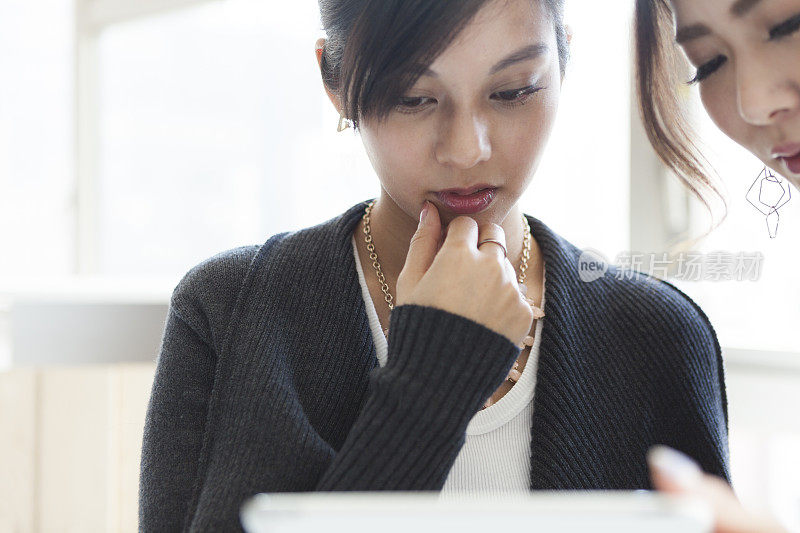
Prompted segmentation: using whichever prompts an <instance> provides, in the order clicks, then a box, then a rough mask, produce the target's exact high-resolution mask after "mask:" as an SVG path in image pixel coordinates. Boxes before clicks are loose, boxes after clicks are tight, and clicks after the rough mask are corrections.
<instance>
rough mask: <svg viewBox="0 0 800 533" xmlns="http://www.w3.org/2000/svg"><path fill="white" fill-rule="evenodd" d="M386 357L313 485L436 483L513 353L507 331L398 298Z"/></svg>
mask: <svg viewBox="0 0 800 533" xmlns="http://www.w3.org/2000/svg"><path fill="white" fill-rule="evenodd" d="M389 331H390V336H389V356H388V362H387V364H386V365H385V366H384V367H382V368H375V369H374V370H373V371H372V374H371V375H370V389H369V396H368V398H367V401H366V403H365V405H364V408H363V409H362V411H361V413H360V415H359V417H358V418H357V419H356V422H355V424H354V425H353V427H352V429H351V430H350V432H349V433H348V436H347V439H346V440H345V443H344V445H343V446H342V448H341V449H340V450H339V452H338V453H337V454H336V456H335V457H334V459H333V461H332V463H331V465H330V467H329V468H328V469H327V471H326V472H325V473H324V475H323V476H322V478H321V479H320V480H319V482H318V484H317V486H316V490H318V491H345V490H346V491H354V490H359V491H367V490H439V489H441V488H442V487H443V486H444V483H445V481H446V479H447V475H448V473H449V471H450V468H451V467H452V465H453V463H454V462H455V459H456V456H457V455H458V452H459V450H460V449H461V447H462V446H463V444H464V440H465V431H466V426H467V424H468V423H469V421H470V419H471V418H472V415H474V413H476V412H477V411H478V410H479V409H480V408H481V406H482V405H483V403H484V402H485V400H486V398H488V397H489V396H491V394H492V393H493V392H494V390H496V389H497V387H499V386H500V384H501V383H502V381H503V379H505V377H506V375H507V373H508V371H509V369H510V368H511V365H512V364H513V363H514V360H515V359H516V358H517V357H518V355H519V352H520V350H519V348H518V347H517V346H515V345H514V344H513V343H512V342H511V341H510V340H508V339H507V338H506V337H504V336H502V335H500V334H498V333H496V332H494V331H492V330H490V329H488V328H486V327H484V326H482V325H480V324H478V323H476V322H473V321H472V320H469V319H467V318H465V317H462V316H460V315H456V314H452V313H449V312H447V311H443V310H440V309H436V308H433V307H422V306H416V305H402V306H399V307H396V308H395V309H394V311H392V314H391V318H390V329H389Z"/></svg>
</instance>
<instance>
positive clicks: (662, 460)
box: [647, 446, 702, 489]
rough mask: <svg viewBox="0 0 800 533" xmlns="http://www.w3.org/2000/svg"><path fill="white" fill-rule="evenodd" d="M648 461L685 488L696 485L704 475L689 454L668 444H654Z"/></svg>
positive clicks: (648, 455)
mask: <svg viewBox="0 0 800 533" xmlns="http://www.w3.org/2000/svg"><path fill="white" fill-rule="evenodd" d="M647 461H648V462H649V463H650V466H652V467H653V468H655V469H657V470H658V471H659V473H660V474H663V475H664V476H666V477H668V478H669V479H670V480H671V481H672V482H673V483H676V484H677V485H679V486H681V487H683V488H685V489H689V488H692V487H693V486H695V484H696V483H697V481H698V480H699V479H700V477H701V475H702V472H701V470H700V467H699V466H698V465H697V463H695V462H694V461H693V460H692V459H691V458H690V457H689V456H688V455H686V454H683V453H681V452H679V451H678V450H674V449H672V448H669V447H668V446H653V447H652V448H651V449H650V451H649V452H648V453H647Z"/></svg>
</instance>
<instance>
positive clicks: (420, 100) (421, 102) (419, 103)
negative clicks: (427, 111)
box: [397, 96, 433, 113]
mask: <svg viewBox="0 0 800 533" xmlns="http://www.w3.org/2000/svg"><path fill="white" fill-rule="evenodd" d="M427 100H433V99H432V98H426V97H424V96H418V97H415V98H411V97H406V96H402V97H400V98H399V99H398V100H397V109H398V110H399V111H400V112H401V113H413V112H415V111H418V110H419V109H421V108H423V107H424V106H425V104H426V103H427V102H426V101H427Z"/></svg>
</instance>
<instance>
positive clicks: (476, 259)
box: [397, 202, 533, 346]
mask: <svg viewBox="0 0 800 533" xmlns="http://www.w3.org/2000/svg"><path fill="white" fill-rule="evenodd" d="M482 239H495V240H497V241H500V242H502V243H503V245H505V234H504V233H503V229H502V228H501V227H500V226H498V225H497V224H488V225H487V226H486V227H481V228H478V224H477V223H476V222H475V220H473V219H471V218H469V217H465V216H461V217H458V218H456V219H454V220H453V221H452V222H451V223H450V225H449V226H448V228H447V235H446V237H445V238H444V242H443V243H442V244H441V248H440V247H439V244H440V242H441V240H442V227H441V222H440V219H439V211H438V210H437V209H436V206H434V205H433V204H432V203H430V202H425V207H424V208H423V210H422V213H421V216H420V222H419V225H418V226H417V231H416V233H415V234H414V236H413V237H412V239H411V245H410V247H409V249H408V255H407V256H406V262H405V265H404V266H403V270H402V271H401V272H400V276H399V277H398V279H397V305H403V304H415V305H425V306H430V307H436V308H438V309H442V310H444V311H448V312H451V313H454V314H458V315H461V316H464V317H466V318H469V319H470V320H473V321H475V322H477V323H479V324H481V325H483V326H486V327H487V328H489V329H491V330H493V331H495V332H497V333H500V334H501V335H504V336H505V337H507V338H508V339H510V340H511V342H513V343H514V344H516V345H518V346H519V345H520V344H522V340H523V339H524V338H525V336H526V335H528V333H529V331H530V329H531V325H532V324H533V312H532V311H531V308H530V305H529V304H528V303H526V302H525V299H524V297H523V295H522V294H521V293H520V291H519V284H518V283H517V277H516V273H515V272H514V267H513V265H512V264H511V262H510V261H509V260H508V259H507V258H506V257H505V254H504V252H503V249H502V248H501V247H500V246H498V245H497V244H494V243H484V244H483V246H481V247H480V248H478V242H480V240H482Z"/></svg>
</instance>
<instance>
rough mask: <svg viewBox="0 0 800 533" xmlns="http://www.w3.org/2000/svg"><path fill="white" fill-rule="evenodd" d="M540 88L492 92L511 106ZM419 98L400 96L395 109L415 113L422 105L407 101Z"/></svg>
mask: <svg viewBox="0 0 800 533" xmlns="http://www.w3.org/2000/svg"><path fill="white" fill-rule="evenodd" d="M542 89H545V87H537V86H535V85H528V86H527V87H521V88H519V89H511V90H509V91H500V92H496V93H494V94H496V95H500V100H501V101H502V102H503V105H505V106H507V107H512V108H513V107H517V106H521V105H525V104H527V103H528V102H529V101H530V99H531V98H532V97H533V95H534V94H536V93H538V92H539V91H541V90H542ZM493 96H494V95H493ZM420 100H425V97H418V98H405V97H403V98H400V103H398V104H397V109H398V111H400V112H401V113H416V112H417V111H419V110H420V109H422V107H423V106H422V105H409V102H411V103H413V102H418V101H420Z"/></svg>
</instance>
